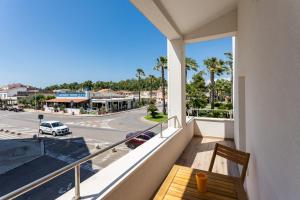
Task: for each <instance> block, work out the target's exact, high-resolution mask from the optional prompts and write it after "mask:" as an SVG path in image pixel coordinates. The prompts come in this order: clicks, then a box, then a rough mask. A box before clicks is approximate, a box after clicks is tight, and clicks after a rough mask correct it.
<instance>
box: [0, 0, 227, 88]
mask: <svg viewBox="0 0 300 200" xmlns="http://www.w3.org/2000/svg"><path fill="white" fill-rule="evenodd" d="M0 24H1V26H0V77H1V78H0V85H4V84H7V83H13V82H21V83H24V84H31V85H34V86H37V87H44V86H47V85H50V84H60V83H63V82H73V81H78V82H81V81H84V80H92V81H97V80H103V81H110V80H112V81H118V80H122V79H127V78H134V77H135V70H136V68H138V67H141V68H143V69H144V71H145V72H146V74H154V75H159V73H158V72H154V71H153V66H154V64H155V59H156V57H159V56H161V55H166V38H165V37H164V36H163V35H162V34H161V33H160V32H159V31H158V30H157V29H156V28H155V27H154V26H153V25H152V24H151V23H150V22H149V21H148V20H147V19H146V18H145V17H144V16H143V15H142V14H141V13H140V12H139V11H138V10H136V8H135V7H134V6H133V5H132V4H131V3H130V2H129V1H127V0H110V1H104V0H89V1H84V0H42V1H41V0H26V1H22V0H0ZM226 51H231V38H225V39H221V40H214V41H208V42H202V43H197V44H192V45H188V46H187V49H186V54H187V56H190V57H193V58H194V59H196V60H197V61H198V62H199V64H200V65H201V66H202V65H203V59H204V58H207V57H209V56H217V57H220V58H222V57H223V53H224V52H226ZM191 75H192V73H190V74H189V78H188V79H190V77H191Z"/></svg>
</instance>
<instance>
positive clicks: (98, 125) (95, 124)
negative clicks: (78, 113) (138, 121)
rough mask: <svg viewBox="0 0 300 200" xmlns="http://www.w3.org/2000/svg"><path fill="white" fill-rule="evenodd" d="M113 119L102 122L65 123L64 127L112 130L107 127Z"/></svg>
mask: <svg viewBox="0 0 300 200" xmlns="http://www.w3.org/2000/svg"><path fill="white" fill-rule="evenodd" d="M112 120H114V119H104V120H93V121H76V122H73V121H71V122H66V123H65V124H66V125H73V126H82V127H91V128H104V129H113V128H112V127H110V126H109V122H111V121H112Z"/></svg>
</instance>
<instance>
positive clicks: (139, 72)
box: [135, 68, 145, 103]
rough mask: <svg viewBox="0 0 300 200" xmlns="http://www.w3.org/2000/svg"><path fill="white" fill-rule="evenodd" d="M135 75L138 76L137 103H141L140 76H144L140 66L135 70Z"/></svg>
mask: <svg viewBox="0 0 300 200" xmlns="http://www.w3.org/2000/svg"><path fill="white" fill-rule="evenodd" d="M135 76H136V77H137V78H138V90H139V103H141V79H142V77H144V76H145V72H144V70H143V69H141V68H138V69H137V70H136V75H135Z"/></svg>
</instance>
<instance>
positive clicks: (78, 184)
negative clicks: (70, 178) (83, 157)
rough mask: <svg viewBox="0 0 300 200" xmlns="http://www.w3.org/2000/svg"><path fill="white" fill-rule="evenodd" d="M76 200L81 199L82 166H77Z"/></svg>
mask: <svg viewBox="0 0 300 200" xmlns="http://www.w3.org/2000/svg"><path fill="white" fill-rule="evenodd" d="M74 199H75V200H78V199H80V164H79V165H76V166H75V197H74Z"/></svg>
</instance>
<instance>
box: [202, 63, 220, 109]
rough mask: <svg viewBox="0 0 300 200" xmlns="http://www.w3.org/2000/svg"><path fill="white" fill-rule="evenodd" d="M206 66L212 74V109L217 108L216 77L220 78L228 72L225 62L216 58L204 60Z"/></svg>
mask: <svg viewBox="0 0 300 200" xmlns="http://www.w3.org/2000/svg"><path fill="white" fill-rule="evenodd" d="M203 63H204V65H205V66H206V68H207V71H208V72H209V74H210V104H211V109H214V108H215V76H216V75H217V76H220V75H222V74H223V72H224V71H225V70H226V66H225V63H224V61H223V60H221V59H218V58H216V57H211V58H207V59H205V60H204V62H203Z"/></svg>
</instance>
